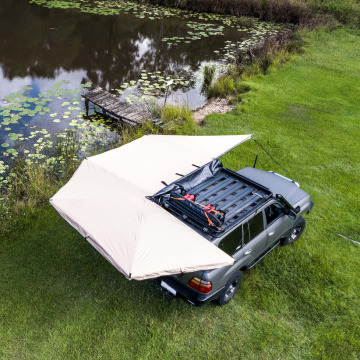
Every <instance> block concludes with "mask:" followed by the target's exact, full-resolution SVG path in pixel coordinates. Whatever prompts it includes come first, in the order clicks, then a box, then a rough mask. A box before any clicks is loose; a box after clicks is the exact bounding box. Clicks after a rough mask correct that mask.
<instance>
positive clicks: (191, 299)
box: [156, 276, 222, 306]
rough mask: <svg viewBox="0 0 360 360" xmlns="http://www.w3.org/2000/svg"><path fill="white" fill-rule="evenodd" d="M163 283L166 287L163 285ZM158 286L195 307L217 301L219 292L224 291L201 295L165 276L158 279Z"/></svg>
mask: <svg viewBox="0 0 360 360" xmlns="http://www.w3.org/2000/svg"><path fill="white" fill-rule="evenodd" d="M162 282H163V283H165V284H166V285H165V286H164V285H161V283H162ZM156 284H157V286H158V287H159V288H160V289H161V290H162V291H165V292H166V293H168V294H170V295H172V296H175V297H179V298H181V299H183V300H185V301H186V302H188V303H189V304H191V305H194V306H202V305H205V304H206V303H207V302H209V301H212V300H215V299H216V298H217V297H218V296H219V292H220V291H221V290H222V288H221V289H219V290H217V291H215V292H211V293H210V294H200V293H198V292H196V291H194V290H192V289H190V288H189V287H188V286H186V285H183V284H180V283H179V282H178V281H176V279H174V278H173V277H171V276H164V277H161V278H158V279H156ZM166 287H170V288H171V290H170V291H169V290H168V289H167V288H166ZM174 292H175V294H174Z"/></svg>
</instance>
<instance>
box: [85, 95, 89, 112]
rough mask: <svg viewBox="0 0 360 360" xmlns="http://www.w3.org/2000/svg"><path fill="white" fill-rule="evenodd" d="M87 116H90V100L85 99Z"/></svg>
mask: <svg viewBox="0 0 360 360" xmlns="http://www.w3.org/2000/svg"><path fill="white" fill-rule="evenodd" d="M85 109H86V116H89V100H87V99H86V100H85Z"/></svg>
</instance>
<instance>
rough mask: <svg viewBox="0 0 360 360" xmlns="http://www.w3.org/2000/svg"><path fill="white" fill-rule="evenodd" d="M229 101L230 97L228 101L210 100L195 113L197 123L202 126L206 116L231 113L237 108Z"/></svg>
mask: <svg viewBox="0 0 360 360" xmlns="http://www.w3.org/2000/svg"><path fill="white" fill-rule="evenodd" d="M229 100H230V98H229V97H228V98H226V99H219V98H212V99H210V100H208V101H207V102H206V104H205V106H203V107H202V108H199V109H197V110H195V111H194V112H193V115H194V120H195V122H196V123H197V124H201V123H202V122H203V120H204V118H205V116H206V115H209V114H225V113H227V112H228V111H231V110H232V109H233V108H234V107H235V106H234V105H232V104H230V102H229Z"/></svg>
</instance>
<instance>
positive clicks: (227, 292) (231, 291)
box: [216, 270, 242, 305]
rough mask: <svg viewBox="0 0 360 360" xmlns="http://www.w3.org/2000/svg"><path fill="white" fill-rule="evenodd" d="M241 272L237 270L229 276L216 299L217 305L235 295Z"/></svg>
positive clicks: (224, 303)
mask: <svg viewBox="0 0 360 360" xmlns="http://www.w3.org/2000/svg"><path fill="white" fill-rule="evenodd" d="M241 278H242V272H241V271H240V270H238V271H237V272H236V273H234V274H233V276H231V278H230V279H229V280H228V282H227V283H226V285H225V287H224V289H222V291H221V293H220V296H219V297H218V298H217V299H216V303H217V304H218V305H226V304H227V303H229V302H230V300H231V299H232V298H233V297H234V296H235V293H236V292H237V291H238V289H239V287H240V284H241Z"/></svg>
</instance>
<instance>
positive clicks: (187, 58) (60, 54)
mask: <svg viewBox="0 0 360 360" xmlns="http://www.w3.org/2000/svg"><path fill="white" fill-rule="evenodd" d="M15 10H16V11H15ZM186 23H187V20H183V19H180V18H164V19H161V20H146V19H139V18H137V17H135V16H133V15H131V14H122V15H118V16H100V15H92V14H84V13H81V12H79V11H77V10H62V9H47V8H43V7H41V6H37V5H35V4H29V3H28V2H27V1H26V0H1V2H0V36H1V41H0V67H1V69H2V71H1V73H0V75H1V77H0V85H1V86H0V87H1V88H4V87H8V86H9V87H10V86H11V84H10V83H13V81H18V79H19V78H23V79H24V78H28V77H31V78H43V79H44V78H46V79H53V80H55V81H56V82H57V81H58V80H59V78H60V77H64V74H66V75H69V79H70V80H72V75H73V72H74V71H77V72H80V71H81V72H82V73H83V78H82V79H81V81H82V82H86V81H91V82H93V83H94V85H99V86H102V87H104V88H106V89H109V88H119V86H120V85H121V83H122V82H124V81H129V80H133V79H137V78H138V77H139V74H140V72H141V70H142V69H147V70H148V71H161V72H163V73H171V72H176V71H179V70H180V69H181V68H183V67H184V66H188V67H190V69H191V70H193V71H195V70H197V69H198V67H199V66H200V63H201V62H202V61H204V60H207V61H210V60H214V59H215V58H216V54H215V53H214V52H213V51H214V50H216V49H218V48H219V47H221V46H223V45H224V39H225V38H226V39H227V40H229V37H230V40H232V39H234V40H235V39H237V37H239V36H240V35H239V33H238V32H236V31H235V30H233V29H228V30H227V34H226V35H227V36H226V37H222V36H211V37H209V38H205V39H201V40H197V41H193V42H192V43H190V44H179V45H177V46H169V45H167V44H166V43H165V42H163V41H162V38H163V37H173V36H184V35H185V34H186V32H187V31H188V30H189V28H188V27H187V25H186ZM6 92H7V91H6Z"/></svg>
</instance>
